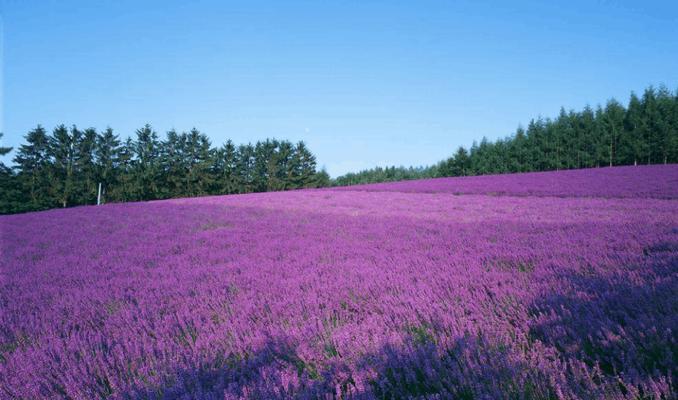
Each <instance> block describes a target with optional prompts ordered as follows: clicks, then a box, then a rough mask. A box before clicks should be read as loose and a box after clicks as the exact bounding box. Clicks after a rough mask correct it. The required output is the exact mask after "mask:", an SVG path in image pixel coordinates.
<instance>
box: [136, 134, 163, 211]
mask: <svg viewBox="0 0 678 400" xmlns="http://www.w3.org/2000/svg"><path fill="white" fill-rule="evenodd" d="M136 136H137V138H136V141H135V142H134V160H133V163H132V175H133V181H134V184H133V190H134V192H133V193H134V198H135V199H136V200H153V199H157V198H158V197H159V196H158V195H159V190H158V183H159V182H158V181H159V179H160V176H161V175H160V172H161V171H160V167H161V166H160V157H159V155H160V142H159V141H158V134H157V133H156V132H155V131H154V130H153V128H151V126H150V125H149V124H146V125H145V126H144V127H143V128H140V129H137V131H136Z"/></svg>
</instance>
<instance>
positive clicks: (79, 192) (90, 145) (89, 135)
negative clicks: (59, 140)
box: [74, 128, 98, 204]
mask: <svg viewBox="0 0 678 400" xmlns="http://www.w3.org/2000/svg"><path fill="white" fill-rule="evenodd" d="M96 143H97V131H96V130H95V129H94V128H89V129H85V131H84V132H83V133H82V135H81V137H80V140H79V141H78V142H77V143H76V144H75V145H76V147H77V149H76V151H77V155H78V156H77V159H76V160H75V167H74V168H75V172H74V179H75V184H74V187H75V193H74V197H75V202H76V203H77V204H95V203H96V196H97V189H98V188H97V182H96V181H97V176H96V165H95V157H96V155H95V152H96Z"/></svg>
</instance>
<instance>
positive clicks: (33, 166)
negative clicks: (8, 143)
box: [14, 125, 55, 210]
mask: <svg viewBox="0 0 678 400" xmlns="http://www.w3.org/2000/svg"><path fill="white" fill-rule="evenodd" d="M25 140H26V144H22V145H21V146H19V149H18V151H17V154H16V156H15V157H14V163H15V164H16V166H15V169H16V170H17V171H18V174H17V180H18V185H19V187H20V190H21V192H22V197H23V198H24V201H25V202H26V203H27V204H26V209H28V210H42V209H45V208H49V207H53V206H54V204H55V201H54V200H53V199H52V198H51V197H50V194H49V189H48V188H49V186H50V180H49V174H50V155H49V153H50V151H49V138H48V136H47V132H46V131H45V129H44V128H43V127H42V126H40V125H38V126H37V127H36V128H35V129H33V130H31V131H30V132H28V134H26V136H25Z"/></svg>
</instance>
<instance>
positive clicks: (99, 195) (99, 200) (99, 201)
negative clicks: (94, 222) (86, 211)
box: [97, 182, 101, 205]
mask: <svg viewBox="0 0 678 400" xmlns="http://www.w3.org/2000/svg"><path fill="white" fill-rule="evenodd" d="M97 205H101V182H99V194H97Z"/></svg>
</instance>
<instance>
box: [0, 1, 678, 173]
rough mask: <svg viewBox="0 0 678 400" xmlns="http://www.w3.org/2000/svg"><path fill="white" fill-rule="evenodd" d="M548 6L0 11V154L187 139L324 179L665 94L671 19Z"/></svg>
mask: <svg viewBox="0 0 678 400" xmlns="http://www.w3.org/2000/svg"><path fill="white" fill-rule="evenodd" d="M0 1H2V0H0ZM189 3H190V4H189ZM546 3H549V4H546ZM554 3H555V2H544V1H535V2H518V1H511V2H502V3H499V2H497V3H494V4H490V3H482V2H478V1H470V2H453V1H424V0H421V1H420V0H417V1H402V2H398V1H369V0H361V1H350V2H347V1H333V2H329V1H306V2H296V1H294V2H293V1H278V0H273V1H243V2H225V1H200V2H198V1H195V2H189V1H170V0H163V1H158V2H153V1H79V2H78V1H65V0H59V1H49V0H42V1H28V0H16V1H6V0H5V1H2V8H1V9H0V12H1V15H2V32H3V35H2V41H3V46H2V50H3V51H2V63H1V66H2V70H3V74H4V76H3V81H2V88H3V90H2V98H3V105H2V107H1V108H2V112H3V118H2V120H1V121H0V125H1V126H0V130H2V131H4V132H5V138H4V139H3V144H4V145H9V146H16V145H18V144H19V143H20V142H21V141H22V137H23V135H24V134H25V133H26V132H27V131H28V130H30V129H32V128H33V127H35V125H36V124H38V123H40V124H42V125H43V126H45V127H47V128H48V129H50V130H51V129H52V128H53V127H54V126H55V125H56V124H59V123H65V124H67V125H70V124H77V125H78V126H79V127H83V128H84V127H90V126H93V127H96V128H99V129H103V128H105V127H106V126H111V127H113V128H114V129H115V130H116V132H117V133H118V134H120V135H121V136H128V135H130V134H133V133H134V130H135V129H136V128H138V127H140V126H142V125H143V124H144V123H150V124H152V125H153V126H154V127H155V128H156V130H157V131H158V132H159V133H161V136H164V132H165V131H167V130H169V129H171V128H176V129H177V130H188V129H190V128H192V127H194V126H195V127H197V128H198V129H200V130H202V131H203V132H205V133H207V134H208V135H209V136H210V137H211V138H212V141H213V143H214V144H221V142H223V141H225V140H226V139H227V138H231V139H233V140H234V141H235V142H236V143H242V142H248V141H256V140H257V139H263V138H266V137H277V138H285V139H290V140H294V141H297V140H305V141H306V142H307V143H308V145H309V146H310V148H311V150H312V151H313V152H314V153H315V154H316V155H317V157H318V162H319V165H320V166H325V167H326V168H327V170H328V172H329V173H330V174H331V175H332V176H337V175H338V174H342V173H345V172H348V171H355V170H359V169H363V168H367V167H372V166H375V165H386V164H388V165H391V164H395V165H423V164H432V163H434V162H436V161H438V160H440V159H443V158H444V157H446V156H448V155H450V154H451V153H452V152H453V151H454V149H455V148H456V147H457V146H459V145H464V146H468V145H470V144H471V143H472V142H473V140H474V139H480V138H481V137H483V136H487V137H488V138H491V139H494V138H497V137H501V136H505V135H508V134H510V133H511V132H513V131H514V130H515V128H516V127H517V126H518V124H519V123H523V124H527V122H528V121H529V119H530V118H533V117H537V116H539V115H541V116H544V117H550V116H555V115H556V114H557V113H558V110H559V108H560V106H561V105H562V106H565V107H566V108H575V109H580V108H581V107H583V106H584V105H586V104H591V105H595V104H597V103H604V102H605V101H606V100H607V99H608V98H610V97H615V98H618V99H619V100H621V101H623V102H626V101H627V99H628V95H629V93H630V92H631V91H632V90H633V91H636V92H639V91H642V90H643V89H644V88H645V87H646V86H648V85H650V84H653V85H659V84H661V83H664V84H666V85H667V86H669V87H670V88H671V89H675V88H678V2H676V1H672V2H665V3H658V2H655V3H652V2H641V1H629V2H596V1H582V2H577V1H567V2H562V4H561V5H556V4H554ZM8 159H9V158H8V157H6V158H5V161H8Z"/></svg>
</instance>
